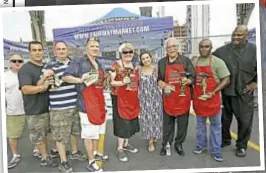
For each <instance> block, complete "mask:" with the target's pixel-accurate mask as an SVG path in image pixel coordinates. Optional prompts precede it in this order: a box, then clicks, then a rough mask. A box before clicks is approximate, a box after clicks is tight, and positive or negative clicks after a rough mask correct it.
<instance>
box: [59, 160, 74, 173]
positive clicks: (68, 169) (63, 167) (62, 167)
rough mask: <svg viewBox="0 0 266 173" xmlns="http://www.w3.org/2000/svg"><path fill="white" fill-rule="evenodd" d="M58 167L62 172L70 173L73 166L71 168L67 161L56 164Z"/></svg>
mask: <svg viewBox="0 0 266 173" xmlns="http://www.w3.org/2000/svg"><path fill="white" fill-rule="evenodd" d="M58 169H59V170H60V171H61V172H64V173H72V172H73V168H71V166H70V165H69V163H68V162H67V161H64V162H62V163H60V164H59V166H58Z"/></svg>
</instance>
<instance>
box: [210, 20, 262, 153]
mask: <svg viewBox="0 0 266 173" xmlns="http://www.w3.org/2000/svg"><path fill="white" fill-rule="evenodd" d="M247 38H248V28H247V27H246V26H244V25H239V26H237V27H236V28H235V29H234V31H233V33H232V41H231V43H230V44H228V45H225V46H222V47H220V48H218V49H217V50H216V51H215V52H214V53H213V55H215V56H217V57H219V58H221V59H222V60H223V61H224V62H225V64H226V65H227V67H228V69H229V71H230V73H231V76H230V84H229V85H228V86H227V87H226V88H224V90H223V91H222V94H223V96H222V98H223V106H224V109H223V114H222V147H225V146H229V145H231V134H230V126H231V123H232V120H233V114H234V115H235V117H236V120H237V124H238V130H237V131H238V135H237V136H238V139H237V141H236V148H237V149H236V156H238V157H245V156H246V149H247V144H248V141H249V139H250V135H251V130H252V122H253V115H254V96H253V93H254V90H255V89H256V88H257V56H256V45H254V44H252V43H249V42H248V41H247Z"/></svg>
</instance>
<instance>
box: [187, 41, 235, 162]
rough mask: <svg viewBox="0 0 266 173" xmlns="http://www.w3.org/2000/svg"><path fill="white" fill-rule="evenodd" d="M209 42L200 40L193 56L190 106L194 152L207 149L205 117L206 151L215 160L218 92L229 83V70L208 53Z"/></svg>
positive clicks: (219, 140)
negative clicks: (194, 80) (194, 140)
mask: <svg viewBox="0 0 266 173" xmlns="http://www.w3.org/2000/svg"><path fill="white" fill-rule="evenodd" d="M211 50H212V42H211V41H210V40H208V39H204V40H202V41H201V42H200V43H199V52H200V56H199V57H195V58H193V60H192V62H193V64H194V66H195V70H196V75H197V78H196V82H195V84H194V89H193V108H194V111H195V113H196V116H197V117H196V118H197V127H196V129H197V134H196V148H195V149H194V150H193V152H194V153H195V154H201V153H202V152H203V151H205V150H206V148H207V144H208V143H207V139H208V138H207V127H206V122H207V121H206V120H207V117H208V118H209V120H210V123H211V124H210V138H209V139H210V153H211V155H212V157H213V158H214V159H215V160H216V161H218V162H221V161H223V157H222V153H221V143H222V135H221V128H222V122H221V117H222V109H221V94H220V91H221V90H222V89H223V88H224V87H226V86H227V85H228V84H229V82H230V72H229V70H228V68H227V67H226V65H225V63H224V61H223V60H221V59H219V58H217V57H215V56H213V55H211Z"/></svg>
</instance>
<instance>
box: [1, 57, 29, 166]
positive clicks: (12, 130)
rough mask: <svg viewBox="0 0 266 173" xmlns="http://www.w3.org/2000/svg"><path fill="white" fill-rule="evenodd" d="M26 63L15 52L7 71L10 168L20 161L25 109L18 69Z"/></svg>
mask: <svg viewBox="0 0 266 173" xmlns="http://www.w3.org/2000/svg"><path fill="white" fill-rule="evenodd" d="M23 64H24V59H23V58H22V56H21V55H19V54H13V55H11V57H10V60H9V67H10V69H9V70H8V71H6V72H5V93H6V113H7V117H6V127H7V137H8V138H9V146H10V149H11V152H12V155H13V157H12V159H11V160H10V162H9V164H8V169H10V168H14V167H15V166H17V164H18V163H19V162H20V155H19V153H18V139H19V138H20V137H21V136H22V134H23V131H24V125H25V111H24V106H23V98H22V93H21V91H20V90H19V82H18V71H19V69H20V68H21V67H22V65H23Z"/></svg>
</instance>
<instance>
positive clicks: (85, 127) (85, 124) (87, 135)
mask: <svg viewBox="0 0 266 173" xmlns="http://www.w3.org/2000/svg"><path fill="white" fill-rule="evenodd" d="M79 117H80V124H81V138H82V139H99V136H100V134H105V129H106V121H105V122H104V123H103V124H101V125H94V124H92V123H90V122H89V119H88V116H87V114H86V113H83V112H79Z"/></svg>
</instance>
